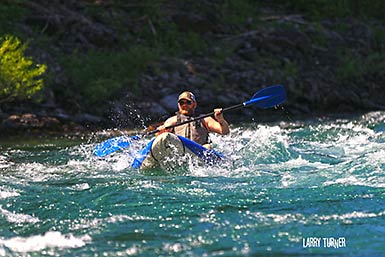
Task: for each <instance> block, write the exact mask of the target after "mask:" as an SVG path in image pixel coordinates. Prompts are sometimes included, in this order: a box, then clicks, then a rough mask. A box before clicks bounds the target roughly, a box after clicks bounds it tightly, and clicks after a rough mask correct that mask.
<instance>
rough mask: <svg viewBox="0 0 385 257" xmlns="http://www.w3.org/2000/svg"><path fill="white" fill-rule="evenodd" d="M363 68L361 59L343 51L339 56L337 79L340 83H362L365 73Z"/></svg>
mask: <svg viewBox="0 0 385 257" xmlns="http://www.w3.org/2000/svg"><path fill="white" fill-rule="evenodd" d="M361 67H362V66H361V62H360V61H359V58H357V57H356V56H354V55H353V54H351V53H349V52H347V51H345V50H342V51H341V53H340V54H339V65H338V66H337V69H336V78H337V79H338V80H339V81H351V80H358V81H361V80H362V78H363V72H364V71H363V69H361Z"/></svg>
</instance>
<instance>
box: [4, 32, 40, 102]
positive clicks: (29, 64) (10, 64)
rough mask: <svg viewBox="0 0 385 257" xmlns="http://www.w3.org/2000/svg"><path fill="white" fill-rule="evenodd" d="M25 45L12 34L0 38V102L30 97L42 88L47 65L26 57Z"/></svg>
mask: <svg viewBox="0 0 385 257" xmlns="http://www.w3.org/2000/svg"><path fill="white" fill-rule="evenodd" d="M26 47H27V45H26V44H22V43H21V42H20V40H19V39H18V38H16V37H14V36H5V37H2V38H0V103H5V102H13V101H22V100H26V99H30V98H31V97H32V96H33V95H34V94H35V93H37V92H39V91H40V90H41V89H42V88H43V79H42V78H41V75H43V73H44V72H45V71H46V69H47V66H46V65H44V64H35V63H34V62H33V60H32V58H30V57H26V56H25V55H24V51H25V49H26Z"/></svg>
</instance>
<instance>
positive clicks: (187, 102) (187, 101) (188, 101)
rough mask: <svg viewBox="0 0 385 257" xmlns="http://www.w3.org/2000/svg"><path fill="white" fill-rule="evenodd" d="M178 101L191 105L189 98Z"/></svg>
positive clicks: (181, 103)
mask: <svg viewBox="0 0 385 257" xmlns="http://www.w3.org/2000/svg"><path fill="white" fill-rule="evenodd" d="M178 103H179V104H180V105H184V104H187V105H191V104H192V102H191V101H190V100H180V101H178Z"/></svg>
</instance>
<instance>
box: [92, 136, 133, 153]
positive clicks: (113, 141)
mask: <svg viewBox="0 0 385 257" xmlns="http://www.w3.org/2000/svg"><path fill="white" fill-rule="evenodd" d="M140 138H141V136H132V137H127V136H120V137H114V138H110V139H108V140H106V141H104V142H102V143H100V144H98V145H97V146H95V148H94V155H96V156H99V157H104V156H106V155H108V154H110V153H113V152H115V151H118V150H121V149H124V148H127V147H129V146H130V145H131V143H132V141H133V140H138V139H140Z"/></svg>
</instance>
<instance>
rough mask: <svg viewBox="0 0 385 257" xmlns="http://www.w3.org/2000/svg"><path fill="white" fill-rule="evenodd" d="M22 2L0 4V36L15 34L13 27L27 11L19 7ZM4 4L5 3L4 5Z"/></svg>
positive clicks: (7, 1)
mask: <svg viewBox="0 0 385 257" xmlns="http://www.w3.org/2000/svg"><path fill="white" fill-rule="evenodd" d="M22 1H23V0H3V1H2V3H1V4H0V34H8V33H12V34H15V32H16V31H15V25H14V23H16V22H17V21H19V20H21V19H22V17H23V15H25V14H26V12H27V10H26V9H25V8H22V7H21V6H20V3H21V2H22ZM4 2H5V3H4Z"/></svg>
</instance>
